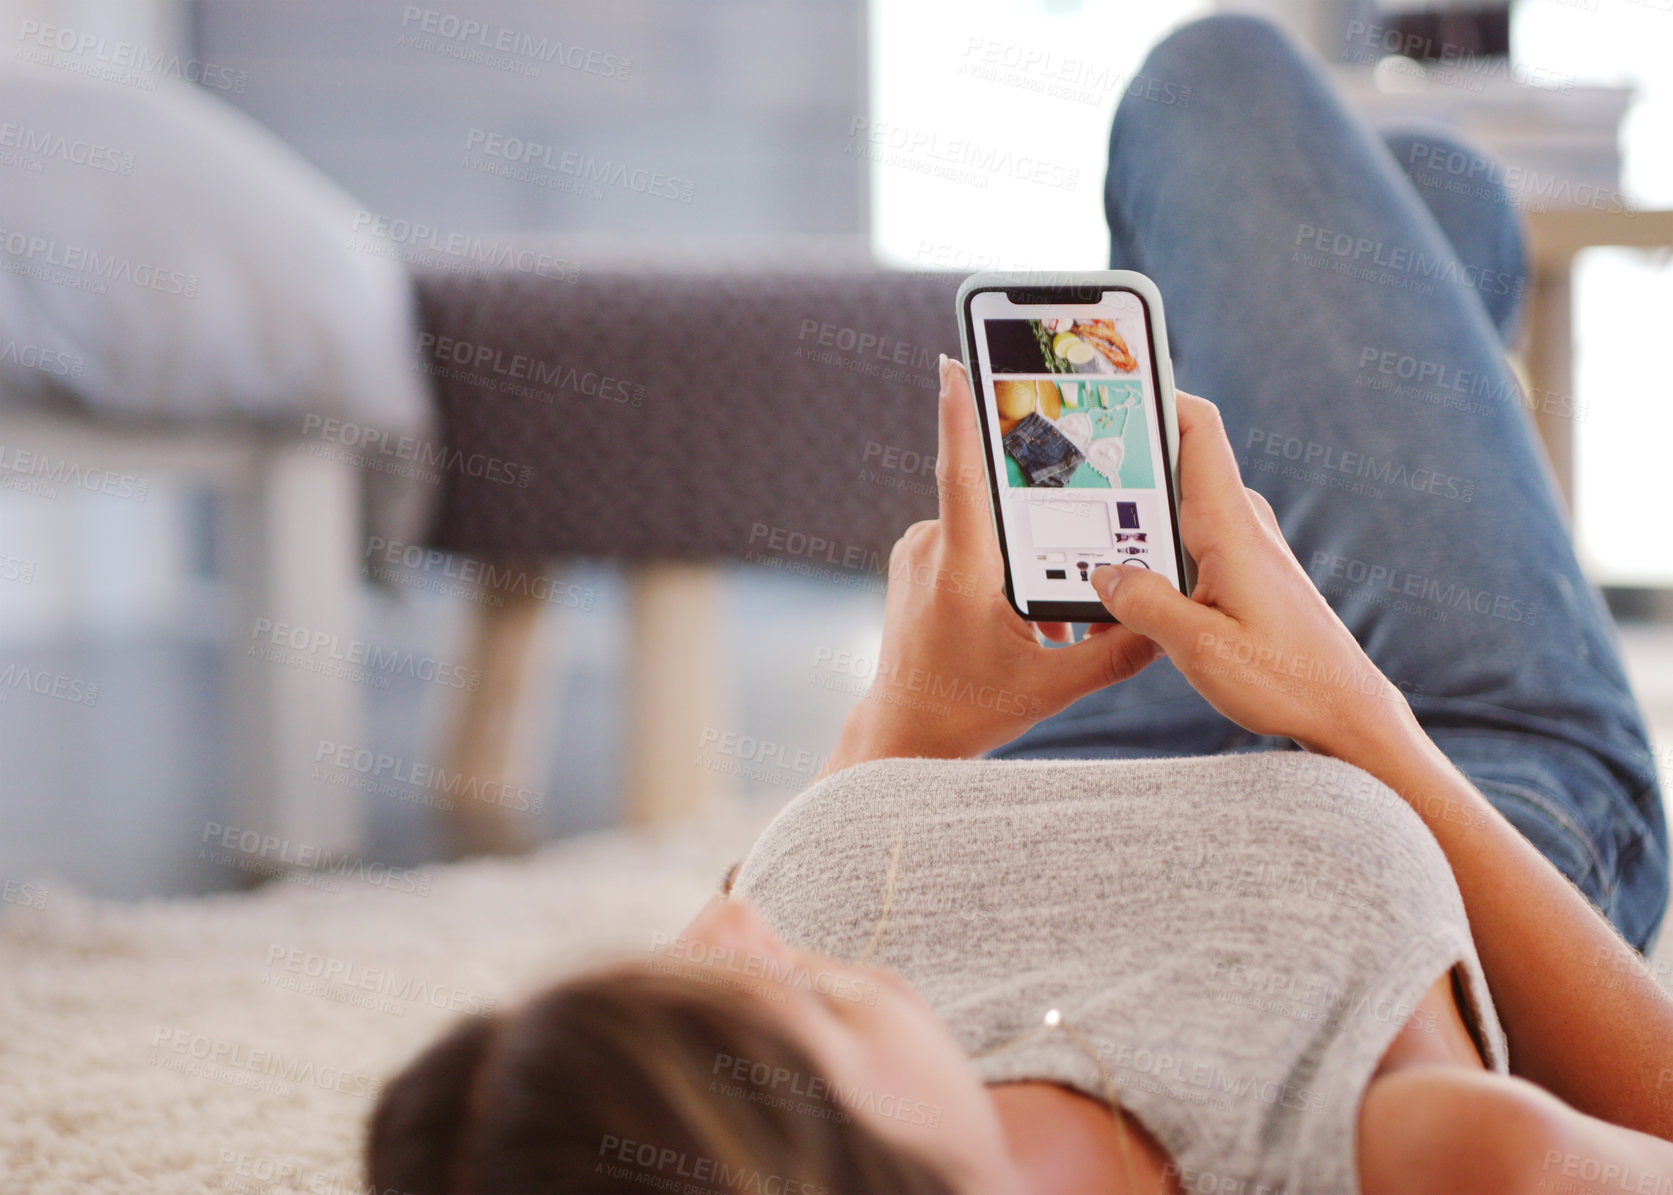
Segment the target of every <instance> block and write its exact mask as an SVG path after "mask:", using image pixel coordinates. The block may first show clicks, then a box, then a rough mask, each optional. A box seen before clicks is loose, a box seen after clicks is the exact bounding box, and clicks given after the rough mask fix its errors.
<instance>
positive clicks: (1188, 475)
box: [1174, 390, 1252, 517]
mask: <svg viewBox="0 0 1673 1195" xmlns="http://www.w3.org/2000/svg"><path fill="white" fill-rule="evenodd" d="M1175 398H1176V401H1175V403H1174V410H1175V413H1176V414H1177V416H1178V419H1179V489H1180V494H1179V502H1180V506H1181V507H1184V506H1185V505H1187V504H1191V505H1193V506H1198V507H1203V508H1207V509H1208V511H1209V513H1210V515H1211V516H1212V515H1215V514H1219V515H1222V516H1224V515H1241V516H1244V517H1248V516H1250V515H1251V514H1252V512H1251V511H1250V509H1249V502H1248V495H1247V494H1245V493H1244V486H1243V478H1242V476H1241V475H1240V474H1239V473H1238V469H1237V456H1236V454H1235V453H1233V452H1232V446H1231V441H1230V440H1228V439H1227V438H1226V426H1225V424H1224V423H1223V422H1222V421H1221V419H1220V408H1219V407H1216V406H1215V405H1214V404H1213V403H1211V402H1209V401H1208V400H1207V399H1206V398H1198V397H1197V396H1196V395H1194V394H1187V393H1185V392H1184V391H1183V390H1179V391H1176V392H1175Z"/></svg>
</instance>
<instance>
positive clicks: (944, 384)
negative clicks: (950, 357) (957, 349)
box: [936, 353, 952, 398]
mask: <svg viewBox="0 0 1673 1195" xmlns="http://www.w3.org/2000/svg"><path fill="white" fill-rule="evenodd" d="M936 369H938V370H939V371H940V372H941V397H942V398H946V397H947V391H948V390H949V389H950V388H951V374H952V371H951V370H949V369H948V368H947V354H946V353H942V354H941V362H940V364H938V365H937V366H936Z"/></svg>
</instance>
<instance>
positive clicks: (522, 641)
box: [442, 566, 550, 858]
mask: <svg viewBox="0 0 1673 1195" xmlns="http://www.w3.org/2000/svg"><path fill="white" fill-rule="evenodd" d="M544 574H545V570H544V569H543V568H536V569H523V568H520V567H517V566H512V567H507V568H498V567H496V568H495V570H494V576H495V577H496V578H498V579H499V580H500V583H498V584H494V585H488V584H484V585H479V586H478V587H477V598H478V602H477V606H476V609H475V610H474V612H473V613H472V616H471V640H470V647H469V649H468V652H467V662H468V667H470V668H472V669H474V670H475V671H476V672H477V673H478V674H479V682H478V687H477V689H476V691H475V692H469V691H467V692H465V693H464V694H463V700H462V702H461V704H460V706H459V708H458V711H457V714H456V720H455V723H454V729H453V734H452V738H451V740H450V742H449V744H448V749H447V756H446V761H447V762H446V767H447V773H448V779H449V786H450V792H451V793H452V794H453V795H452V797H451V799H452V801H453V808H452V809H450V810H447V811H445V812H444V813H443V814H442V825H443V827H444V833H445V835H446V838H447V843H446V850H447V853H448V855H449V856H450V857H452V858H461V857H463V856H465V855H481V854H495V855H504V854H516V853H518V852H521V851H526V850H529V849H531V848H532V847H533V846H534V845H535V843H536V841H537V836H536V834H535V829H534V824H533V820H532V814H531V812H530V811H529V810H528V809H527V808H525V807H523V806H524V804H525V803H524V802H521V801H519V800H515V799H509V798H508V797H507V794H508V792H509V793H511V794H516V793H517V791H518V790H522V791H525V792H535V791H538V790H539V789H540V781H539V778H538V777H537V776H536V775H535V774H534V773H535V770H536V768H537V767H538V764H539V760H538V759H537V758H535V756H537V755H538V752H536V751H535V750H534V748H535V746H536V744H537V743H538V734H535V733H531V725H532V724H533V723H536V722H540V721H544V719H543V718H542V717H541V715H543V714H544V713H545V712H546V711H545V708H544V707H545V702H544V701H543V700H542V699H541V698H542V697H543V695H544V693H545V691H546V689H545V686H546V684H547V683H548V680H549V678H547V677H546V676H545V675H544V670H543V669H542V668H540V666H539V665H540V664H541V663H543V662H544V660H545V658H546V655H547V653H546V650H545V647H546V640H545V634H546V627H547V624H548V620H547V615H548V613H549V612H550V609H549V603H547V602H544V601H542V600H541V599H540V597H539V596H537V594H538V593H540V592H543V591H544V588H545V587H544V585H541V584H535V581H537V580H539V579H542V578H543V577H544ZM455 781H456V782H457V783H456V784H455V783H454V782H455Z"/></svg>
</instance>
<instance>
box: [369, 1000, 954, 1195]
mask: <svg viewBox="0 0 1673 1195" xmlns="http://www.w3.org/2000/svg"><path fill="white" fill-rule="evenodd" d="M736 1059H747V1060H748V1062H749V1064H750V1067H752V1068H754V1069H753V1071H752V1072H751V1073H753V1074H771V1075H775V1076H778V1075H792V1076H800V1077H802V1078H803V1080H804V1081H802V1082H799V1083H797V1084H796V1085H795V1090H796V1091H797V1093H798V1094H796V1095H795V1096H793V1097H791V1098H778V1096H777V1094H776V1093H775V1092H774V1091H772V1090H762V1089H761V1088H760V1087H759V1086H757V1087H754V1088H749V1087H748V1086H747V1085H737V1084H734V1082H733V1079H732V1074H733V1073H735V1072H734V1071H733V1070H731V1069H730V1068H731V1067H732V1066H733V1062H732V1060H736ZM761 1066H766V1067H769V1068H774V1069H772V1070H770V1071H762V1070H760V1069H759V1068H760V1067H761ZM821 1074H822V1072H821V1071H820V1070H819V1068H818V1066H817V1065H816V1064H815V1063H814V1062H813V1060H812V1058H811V1057H810V1056H809V1055H808V1053H807V1051H806V1050H805V1049H803V1048H802V1047H801V1046H800V1045H799V1044H798V1043H796V1042H795V1041H793V1040H791V1039H790V1038H789V1037H788V1036H786V1034H785V1033H784V1032H783V1031H782V1030H780V1029H779V1028H778V1026H777V1025H776V1024H774V1023H772V1021H771V1020H770V1019H769V1018H768V1017H766V1016H763V1015H761V1014H760V1012H759V1011H757V1010H754V1009H752V1008H750V1007H749V1005H748V1004H747V1003H746V998H744V997H741V996H739V995H737V994H735V993H729V992H726V991H724V990H721V989H718V988H716V987H714V986H713V985H710V984H704V983H701V982H699V981H698V980H696V979H694V978H687V977H683V976H680V975H677V974H664V973H658V972H652V971H650V970H649V969H646V968H641V967H621V968H617V969H614V970H610V971H603V972H599V973H596V974H593V975H589V976H585V977H582V978H579V979H574V980H570V981H568V982H566V983H562V984H559V985H558V986H556V987H553V988H551V989H549V990H547V991H546V992H544V993H542V994H541V995H539V996H537V997H535V998H534V999H533V1000H531V1001H529V1002H528V1003H527V1004H526V1005H524V1006H523V1007H522V1008H520V1009H515V1010H512V1011H509V1012H502V1013H498V1014H495V1015H494V1016H491V1017H485V1018H476V1019H472V1020H470V1021H467V1022H465V1023H464V1024H461V1025H460V1026H458V1027H457V1028H455V1029H454V1030H453V1031H452V1032H451V1033H449V1034H448V1035H447V1036H445V1037H444V1038H442V1040H441V1041H439V1042H437V1043H436V1044H434V1045H432V1046H431V1047H430V1048H429V1049H428V1050H426V1051H425V1052H424V1053H423V1054H421V1055H420V1056H419V1057H418V1058H417V1060H415V1061H414V1062H413V1063H411V1064H410V1065H409V1066H408V1067H407V1068H406V1070H404V1071H403V1072H402V1073H401V1074H400V1075H399V1076H398V1077H397V1078H396V1079H395V1080H394V1081H393V1082H392V1083H390V1084H389V1085H388V1086H387V1087H386V1088H385V1090H384V1093H383V1096H382V1098H381V1099H380V1100H379V1101H378V1106H377V1108H376V1110H375V1111H374V1112H373V1114H372V1122H371V1128H370V1131H369V1133H368V1135H367V1143H366V1168H367V1179H368V1182H369V1183H370V1185H371V1186H372V1187H373V1188H374V1189H375V1190H377V1191H380V1192H381V1191H390V1190H393V1191H398V1192H402V1193H404V1195H467V1193H470V1195H492V1193H497V1192H505V1193H510V1192H516V1193H517V1195H537V1193H540V1195H544V1193H552V1195H558V1193H564V1195H568V1193H575V1192H589V1193H599V1195H603V1193H606V1192H627V1191H680V1192H702V1193H704V1195H707V1193H708V1192H714V1193H715V1195H725V1193H727V1192H730V1191H741V1190H751V1191H775V1192H783V1193H784V1195H871V1193H874V1192H882V1191H887V1192H900V1193H902V1195H906V1193H909V1192H922V1193H924V1195H952V1187H951V1186H950V1185H949V1184H948V1183H947V1181H946V1180H945V1179H944V1178H943V1177H942V1176H941V1175H939V1174H938V1173H937V1172H935V1171H934V1170H932V1169H931V1168H930V1167H929V1166H928V1165H927V1164H926V1163H922V1162H920V1161H918V1160H917V1159H915V1158H913V1157H910V1156H907V1155H905V1154H903V1153H902V1152H901V1151H900V1150H897V1149H895V1148H893V1147H892V1146H889V1145H887V1144H885V1143H884V1142H883V1141H882V1140H881V1139H880V1138H878V1137H877V1136H876V1135H875V1134H873V1133H872V1132H871V1131H870V1130H869V1129H867V1128H866V1127H865V1126H864V1125H862V1124H859V1123H858V1122H856V1121H855V1120H854V1119H853V1118H852V1117H851V1116H850V1115H849V1114H848V1112H847V1111H846V1110H845V1109H843V1108H842V1106H841V1105H840V1104H838V1103H837V1102H836V1101H835V1100H833V1099H831V1098H830V1097H829V1096H828V1095H825V1094H823V1093H825V1092H829V1091H830V1090H831V1087H830V1084H829V1083H826V1082H823V1081H816V1080H818V1079H819V1076H820V1075H821ZM810 1092H811V1093H812V1094H809V1093H810Z"/></svg>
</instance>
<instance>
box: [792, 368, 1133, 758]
mask: <svg viewBox="0 0 1673 1195" xmlns="http://www.w3.org/2000/svg"><path fill="white" fill-rule="evenodd" d="M940 422H941V436H940V444H939V448H938V453H937V459H936V466H935V475H936V483H937V490H938V492H939V496H940V506H941V517H940V518H938V519H931V520H928V521H926V522H922V523H914V524H913V525H912V526H911V527H908V528H907V529H906V534H904V535H902V536H901V537H900V540H899V541H898V542H897V543H896V544H895V546H894V550H893V551H892V552H891V553H890V554H889V591H888V597H887V599H886V601H885V604H884V612H883V647H882V652H881V656H880V658H879V662H878V667H877V677H876V679H875V680H874V681H873V682H872V685H871V690H870V691H869V692H868V693H867V694H866V696H865V697H863V698H861V700H860V702H859V704H857V705H856V706H855V707H854V709H853V710H851V711H850V712H849V714H848V718H847V720H846V721H845V722H844V724H843V732H842V738H841V740H840V741H839V743H838V745H837V749H836V750H835V751H834V752H832V754H831V758H830V761H829V762H828V763H827V764H826V767H825V771H826V772H827V773H828V772H833V771H836V770H838V769H839V768H844V767H848V766H850V765H852V764H856V763H863V762H865V761H866V760H868V759H884V758H891V757H898V756H927V757H933V758H940V759H959V758H967V757H971V756H975V755H980V754H982V753H983V752H985V751H989V750H991V749H992V748H994V747H998V746H1000V745H1001V744H1003V743H1008V742H1010V741H1011V740H1012V739H1014V738H1016V737H1017V736H1018V735H1020V734H1021V733H1022V732H1023V731H1025V730H1027V729H1028V728H1029V727H1030V726H1032V725H1034V723H1036V722H1038V721H1039V720H1040V719H1042V718H1045V717H1048V716H1050V715H1051V714H1055V713H1056V712H1057V711H1058V710H1060V709H1062V708H1063V707H1064V706H1066V705H1069V704H1070V703H1071V702H1074V701H1077V700H1079V699H1080V698H1082V697H1084V696H1086V695H1087V694H1088V693H1092V692H1095V691H1096V690H1098V689H1101V688H1104V687H1105V686H1106V685H1112V684H1115V683H1117V682H1118V681H1123V680H1126V679H1127V678H1128V677H1130V676H1132V675H1134V674H1135V673H1137V672H1139V671H1141V670H1142V669H1143V668H1144V667H1145V666H1146V665H1148V664H1149V663H1150V662H1151V661H1152V660H1154V659H1155V658H1156V657H1157V656H1158V655H1159V654H1161V649H1160V648H1158V647H1157V646H1156V644H1155V643H1153V642H1152V641H1151V640H1149V639H1147V638H1145V637H1144V636H1142V635H1137V634H1135V633H1133V632H1132V631H1130V630H1128V629H1127V628H1125V627H1122V626H1111V625H1108V624H1104V625H1100V626H1099V627H1098V628H1097V629H1098V630H1099V632H1100V633H1098V634H1094V635H1089V636H1087V637H1086V638H1085V639H1084V640H1083V641H1081V642H1080V643H1076V644H1073V645H1071V646H1067V647H1060V648H1051V647H1047V646H1045V644H1043V643H1042V642H1041V641H1040V639H1039V638H1038V637H1037V636H1036V635H1035V632H1034V627H1035V626H1038V627H1039V629H1040V632H1041V634H1042V635H1044V636H1045V637H1046V638H1048V639H1052V640H1055V641H1062V640H1064V639H1066V638H1067V636H1068V627H1067V626H1066V625H1065V624H1063V623H1037V624H1032V625H1031V624H1029V623H1027V622H1025V621H1023V619H1022V618H1021V617H1020V616H1019V615H1018V614H1017V612H1016V611H1015V610H1013V609H1012V608H1011V604H1010V602H1008V601H1007V600H1006V598H1005V561H1004V558H1003V557H1002V556H1001V555H1000V552H999V541H998V540H997V538H996V537H995V535H994V529H993V520H992V516H991V515H990V513H989V496H988V481H987V472H986V469H985V467H984V465H983V460H982V455H983V446H982V434H981V430H980V428H979V427H978V424H977V421H976V403H975V400H974V398H973V397H972V396H971V393H970V378H969V375H968V374H966V373H965V370H964V367H963V366H962V365H960V364H958V363H957V362H954V361H949V360H948V359H947V358H945V357H943V358H942V359H941V398H940Z"/></svg>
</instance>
